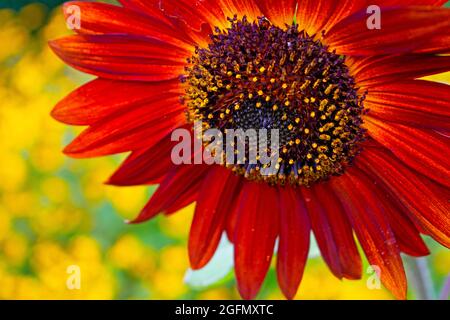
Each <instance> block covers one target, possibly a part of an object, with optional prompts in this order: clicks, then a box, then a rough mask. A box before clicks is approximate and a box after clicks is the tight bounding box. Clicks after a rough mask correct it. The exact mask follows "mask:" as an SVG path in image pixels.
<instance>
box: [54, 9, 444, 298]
mask: <svg viewBox="0 0 450 320" xmlns="http://www.w3.org/2000/svg"><path fill="white" fill-rule="evenodd" d="M119 2H120V3H121V4H122V7H119V6H113V5H107V4H100V3H86V2H70V3H68V4H66V6H71V5H76V6H78V7H79V8H80V9H81V11H80V12H81V24H80V26H81V28H79V29H78V30H76V32H77V33H78V34H77V35H74V36H69V37H66V38H63V39H59V40H56V41H52V42H51V43H50V45H51V47H52V49H53V50H54V51H55V53H56V54H57V55H58V56H59V57H61V59H63V60H64V61H65V62H66V63H68V64H69V65H71V66H73V67H75V68H77V69H79V70H81V71H83V72H86V73H90V74H92V75H95V76H97V77H98V78H97V79H95V80H93V81H91V82H89V83H88V84H86V85H84V86H83V87H81V88H79V89H78V90H76V91H75V92H73V93H72V94H70V95H69V96H68V97H67V98H65V99H64V100H63V101H61V102H60V103H59V104H58V105H57V106H56V108H55V109H54V110H53V113H52V115H53V116H54V117H55V118H56V119H57V120H59V121H61V122H64V123H66V124H70V125H81V126H88V128H87V129H86V130H85V131H84V132H83V133H82V134H81V135H80V136H78V137H77V138H76V139H75V140H74V141H73V142H72V143H71V144H70V145H69V146H67V147H66V149H65V153H66V154H68V155H69V156H72V157H76V158H88V157H98V156H105V155H111V154H116V153H124V152H131V154H130V155H129V157H128V158H127V159H126V161H125V162H124V163H123V165H122V166H121V167H120V168H119V169H118V170H117V172H115V173H114V175H113V176H112V177H111V178H110V180H109V183H110V184H113V185H118V186H129V185H149V184H159V187H158V189H157V191H156V192H155V194H154V195H153V196H152V198H151V199H150V201H149V202H148V204H147V205H146V206H145V208H144V209H143V210H142V212H141V213H140V215H139V216H138V217H137V218H136V220H135V221H134V222H142V221H146V220H148V219H150V218H152V217H154V216H156V215H157V214H159V213H164V214H172V213H174V212H176V211H178V210H180V209H181V208H183V207H185V206H186V205H188V204H190V203H192V202H196V209H195V215H194V219H193V222H192V227H191V232H190V237H189V257H190V262H191V265H192V267H193V268H194V269H198V268H201V267H203V266H204V265H205V264H206V263H207V262H208V261H209V260H210V259H211V257H212V256H213V254H214V252H215V250H216V248H217V245H218V243H219V240H220V238H221V235H222V234H223V232H226V234H227V236H228V238H229V239H230V241H231V242H232V243H233V244H234V251H235V257H234V258H235V273H236V278H237V283H238V289H239V292H240V293H241V295H242V297H243V298H254V297H255V296H256V294H257V293H258V291H259V289H260V287H261V284H262V282H263V280H264V278H265V276H266V273H267V271H268V269H269V265H270V262H271V258H272V255H273V252H274V247H275V241H276V239H277V238H278V247H277V266H276V268H277V276H278V282H279V285H280V287H281V290H282V291H283V293H284V294H285V296H286V297H287V298H293V297H294V295H295V294H296V291H297V288H298V286H299V284H300V282H301V279H302V275H303V270H304V267H305V263H306V260H307V254H308V249H309V239H310V233H311V231H312V232H313V233H314V235H315V238H316V239H317V243H318V246H319V248H320V251H321V254H322V256H323V258H324V260H325V261H326V263H327V264H328V266H329V268H330V270H331V272H332V273H333V274H334V275H335V276H336V277H338V278H347V279H359V278H361V274H362V264H361V258H360V255H359V252H358V249H357V245H356V242H355V238H354V236H353V233H355V235H356V237H357V239H358V241H359V243H360V245H361V247H362V249H363V250H364V252H365V254H366V256H367V259H368V261H369V262H370V264H372V265H377V266H378V267H379V268H380V277H381V281H382V282H383V284H384V285H385V286H386V288H388V289H389V290H390V291H391V292H392V293H393V294H394V296H395V297H397V298H399V299H404V298H405V297H406V290H407V289H406V288H407V284H406V278H405V273H404V268H403V264H402V259H401V256H400V254H401V253H405V254H408V255H411V256H417V257H418V256H424V255H427V254H429V251H428V249H427V247H426V245H425V243H424V242H423V240H422V238H421V236H420V234H425V235H429V236H431V237H433V238H434V239H435V240H436V241H438V242H439V243H441V244H442V245H444V246H446V247H449V246H450V219H449V212H450V208H449V201H448V199H449V189H448V188H449V186H450V179H449V177H450V169H449V158H448V156H449V154H450V152H449V151H450V150H449V143H448V142H449V140H448V134H449V130H450V108H449V102H450V94H449V92H450V91H449V87H448V86H447V85H445V84H440V83H435V82H430V81H425V80H418V78H421V77H424V76H427V75H432V74H436V73H441V72H445V71H448V70H450V56H447V55H445V54H446V53H450V38H449V35H448V33H446V32H445V31H448V30H449V28H450V10H448V9H444V8H441V7H440V6H442V5H443V4H444V3H445V2H446V0H379V1H378V5H379V7H380V8H381V28H376V29H374V30H371V29H372V28H369V27H368V25H367V19H368V17H369V15H368V14H367V7H368V3H366V1H364V0H344V1H342V0H339V1H338V0H314V1H313V0H298V1H297V0H202V1H192V0H119ZM180 97H181V99H180ZM194 120H202V121H203V122H204V123H206V126H207V127H220V128H258V129H261V128H269V127H270V128H277V129H279V130H280V139H281V142H282V144H281V145H280V157H279V159H278V160H279V162H278V165H277V167H276V168H277V174H276V175H275V176H271V177H270V178H268V177H265V176H263V175H261V173H260V169H261V168H260V167H258V165H254V164H253V165H252V164H250V163H243V164H240V165H231V166H230V165H229V166H222V165H194V164H192V165H175V164H173V163H172V160H171V152H172V147H173V145H174V143H173V142H172V141H171V133H172V132H173V130H175V129H177V128H188V129H189V128H191V127H192V125H193V121H194Z"/></svg>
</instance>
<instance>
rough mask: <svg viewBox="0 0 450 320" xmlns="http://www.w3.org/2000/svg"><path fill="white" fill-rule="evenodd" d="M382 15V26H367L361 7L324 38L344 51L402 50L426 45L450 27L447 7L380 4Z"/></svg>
mask: <svg viewBox="0 0 450 320" xmlns="http://www.w3.org/2000/svg"><path fill="white" fill-rule="evenodd" d="M381 17H382V19H381V23H382V26H381V29H380V30H370V29H369V28H368V27H367V19H368V14H367V13H366V9H365V8H364V10H362V11H360V12H358V13H355V14H354V15H352V16H350V17H348V18H346V19H344V20H342V21H341V22H339V23H338V24H337V25H335V26H334V27H333V28H332V29H331V30H330V31H329V32H328V33H327V35H326V37H325V42H326V43H327V44H328V45H330V46H331V47H332V48H335V49H336V50H337V52H338V53H339V54H345V55H376V54H401V53H408V52H411V51H414V50H416V49H419V48H426V47H427V42H428V41H429V39H430V38H431V37H432V36H434V35H436V34H439V33H445V30H448V29H449V27H450V10H448V9H444V8H438V7H393V8H383V9H382V11H381Z"/></svg>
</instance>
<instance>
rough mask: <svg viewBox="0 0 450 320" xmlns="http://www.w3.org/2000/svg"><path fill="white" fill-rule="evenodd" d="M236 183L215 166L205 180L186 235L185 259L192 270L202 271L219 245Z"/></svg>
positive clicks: (229, 175)
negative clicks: (186, 257)
mask: <svg viewBox="0 0 450 320" xmlns="http://www.w3.org/2000/svg"><path fill="white" fill-rule="evenodd" d="M239 181H240V179H239V178H238V177H237V176H236V175H234V174H233V173H232V171H231V170H228V169H227V168H224V167H221V166H217V167H215V168H214V169H212V170H211V171H210V172H209V173H208V175H207V176H206V178H205V180H204V181H203V184H202V186H201V189H200V191H199V197H198V200H197V206H196V208H195V214H194V219H193V221H192V226H191V231H190V235H189V258H190V261H191V266H192V268H193V269H200V268H202V267H204V266H205V265H206V264H207V263H208V262H209V261H210V259H211V258H212V256H213V255H214V252H215V251H216V248H217V246H218V244H219V241H220V238H221V236H222V233H223V230H224V228H225V222H226V218H227V216H228V213H229V211H230V209H232V208H233V206H234V205H235V202H236V199H233V196H234V194H235V193H236V189H237V188H239Z"/></svg>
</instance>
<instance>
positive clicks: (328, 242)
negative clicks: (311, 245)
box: [302, 183, 362, 279]
mask: <svg viewBox="0 0 450 320" xmlns="http://www.w3.org/2000/svg"><path fill="white" fill-rule="evenodd" d="M302 193H303V197H304V198H305V200H306V206H307V208H308V213H309V217H310V220H311V225H312V228H313V231H314V234H315V236H316V241H317V244H318V246H319V249H320V252H321V254H322V257H323V258H324V260H325V262H326V263H327V265H328V266H329V267H330V270H331V271H332V272H333V274H334V275H335V276H336V277H338V278H342V277H345V278H348V279H360V278H361V271H362V264H361V258H360V256H359V253H358V249H357V247H356V244H355V240H354V239H353V231H352V228H351V225H350V222H349V221H348V218H347V216H346V215H345V211H344V208H343V207H342V205H341V204H340V202H339V200H338V198H337V197H336V195H335V194H334V193H333V190H332V189H331V187H330V186H329V185H328V184H327V183H321V184H317V185H315V186H314V187H313V188H311V189H308V188H302Z"/></svg>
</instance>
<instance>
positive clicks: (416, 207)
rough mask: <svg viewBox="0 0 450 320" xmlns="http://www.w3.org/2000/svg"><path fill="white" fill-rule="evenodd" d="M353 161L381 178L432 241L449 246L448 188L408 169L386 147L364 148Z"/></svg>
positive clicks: (449, 206) (392, 194) (449, 207)
mask: <svg viewBox="0 0 450 320" xmlns="http://www.w3.org/2000/svg"><path fill="white" fill-rule="evenodd" d="M356 164H357V165H358V167H360V168H361V169H363V170H364V171H365V172H368V173H370V175H371V176H372V177H374V178H377V179H378V180H379V181H381V182H383V184H384V185H385V186H386V188H387V190H389V191H390V193H391V196H392V198H394V199H398V201H400V202H401V203H402V204H403V206H404V207H405V208H406V209H407V210H406V212H407V213H408V215H409V217H410V218H411V220H413V221H414V222H418V223H419V224H420V226H421V227H423V228H424V229H425V230H426V231H427V232H428V233H429V234H430V235H431V236H432V237H433V238H434V239H435V240H436V241H439V242H440V243H441V244H442V245H444V246H447V247H450V218H449V216H448V212H450V205H449V202H448V199H449V192H448V189H445V188H443V187H438V186H436V185H435V184H433V183H431V182H430V181H427V179H424V178H422V177H420V176H419V175H418V174H416V173H414V172H412V171H411V170H408V168H407V167H405V166H403V165H401V164H399V163H398V161H396V159H395V157H394V156H392V155H389V154H388V153H387V152H386V151H380V150H377V149H374V148H367V149H366V150H364V152H363V153H362V154H361V155H360V156H359V157H358V161H357V162H356Z"/></svg>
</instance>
